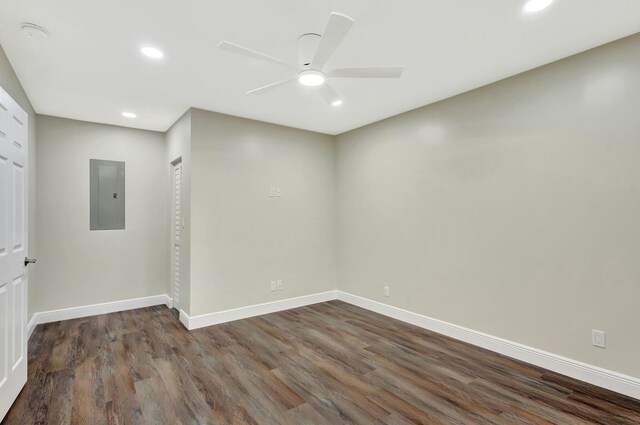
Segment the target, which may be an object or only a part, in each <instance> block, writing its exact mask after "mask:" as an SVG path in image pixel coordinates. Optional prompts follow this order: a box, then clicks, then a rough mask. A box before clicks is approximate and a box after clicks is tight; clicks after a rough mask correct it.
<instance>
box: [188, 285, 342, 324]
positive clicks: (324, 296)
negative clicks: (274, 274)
mask: <svg viewBox="0 0 640 425" xmlns="http://www.w3.org/2000/svg"><path fill="white" fill-rule="evenodd" d="M336 292H337V291H328V292H321V293H319V294H312V295H304V296H302V297H297V298H287V299H285V300H279V301H272V302H268V303H264V304H255V305H250V306H247V307H240V308H234V309H231V310H225V311H219V312H216V313H208V314H201V315H198V316H189V315H188V314H187V313H185V312H184V311H183V310H180V321H181V322H182V324H183V325H184V326H185V327H186V328H187V329H189V330H193V329H198V328H204V327H205V326H212V325H219V324H220V323H226V322H232V321H234V320H240V319H246V318H248V317H254V316H261V315H263V314H269V313H276V312H278V311H283V310H290V309H292V308H298V307H304V306H306V305H311V304H317V303H322V302H325V301H331V300H335V299H336V297H337V295H336Z"/></svg>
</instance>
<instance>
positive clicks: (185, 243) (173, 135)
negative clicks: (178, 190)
mask: <svg viewBox="0 0 640 425" xmlns="http://www.w3.org/2000/svg"><path fill="white" fill-rule="evenodd" d="M166 140H167V156H166V159H165V161H164V166H165V167H166V170H167V174H168V177H167V178H168V180H167V181H169V182H172V178H173V176H172V172H173V166H172V163H174V162H175V161H177V160H178V159H180V160H181V161H182V205H181V207H182V214H183V218H184V221H183V223H184V228H183V231H182V234H181V236H182V243H181V252H180V254H181V261H180V263H181V267H180V300H179V303H176V308H179V309H182V310H184V311H185V312H189V311H190V310H191V306H190V293H191V291H190V290H191V286H190V283H189V282H190V280H191V278H190V275H191V273H190V266H191V111H190V110H189V111H187V112H186V113H185V114H184V115H183V116H182V117H180V119H179V120H178V121H176V122H175V124H173V125H172V126H171V128H170V129H169V131H167V134H166ZM167 190H168V195H167V196H168V198H167V199H168V205H169V206H170V207H169V209H171V205H172V202H173V196H174V193H173V190H172V187H171V185H167ZM172 213H173V212H172V211H169V212H168V214H172ZM172 226H173V224H172V223H171V222H169V227H168V230H167V231H168V232H169V235H171V234H172V233H171V232H172V230H173V227H172ZM170 239H171V237H170ZM171 242H172V243H173V239H171ZM169 255H170V256H172V255H173V254H172V253H171V252H170V254H169ZM170 261H173V257H170ZM167 273H168V274H169V278H168V279H169V281H171V278H172V276H171V275H170V273H171V264H168V265H167ZM167 293H168V294H169V295H170V296H173V287H172V284H170V285H169V289H168V292H167Z"/></svg>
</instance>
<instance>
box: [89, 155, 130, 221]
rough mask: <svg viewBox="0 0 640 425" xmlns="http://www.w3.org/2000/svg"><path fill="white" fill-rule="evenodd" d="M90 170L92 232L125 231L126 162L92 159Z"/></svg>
mask: <svg viewBox="0 0 640 425" xmlns="http://www.w3.org/2000/svg"><path fill="white" fill-rule="evenodd" d="M89 168H90V221H91V223H90V227H89V228H90V230H122V229H124V224H125V217H124V215H125V214H124V211H125V208H124V207H125V204H124V200H125V197H124V187H125V186H124V162H120V161H107V160H102V159H91V160H89Z"/></svg>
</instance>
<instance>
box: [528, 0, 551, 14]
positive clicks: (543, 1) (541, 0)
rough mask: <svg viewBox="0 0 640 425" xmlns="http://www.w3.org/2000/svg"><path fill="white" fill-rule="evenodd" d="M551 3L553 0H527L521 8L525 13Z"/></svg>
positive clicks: (545, 6) (537, 10) (535, 10)
mask: <svg viewBox="0 0 640 425" xmlns="http://www.w3.org/2000/svg"><path fill="white" fill-rule="evenodd" d="M551 3H553V0H529V1H528V2H526V3H525V5H524V7H523V8H522V10H524V11H525V12H527V13H535V12H539V11H541V10H542V9H546V8H547V7H549V6H551Z"/></svg>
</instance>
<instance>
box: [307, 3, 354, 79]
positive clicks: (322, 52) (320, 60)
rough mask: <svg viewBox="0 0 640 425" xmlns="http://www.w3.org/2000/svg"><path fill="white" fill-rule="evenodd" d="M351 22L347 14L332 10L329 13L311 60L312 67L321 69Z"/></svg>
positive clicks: (347, 30) (349, 27) (348, 28)
mask: <svg viewBox="0 0 640 425" xmlns="http://www.w3.org/2000/svg"><path fill="white" fill-rule="evenodd" d="M353 23H354V20H353V19H351V18H350V17H348V16H347V15H343V14H341V13H337V12H332V13H331V15H329V21H328V22H327V26H326V27H325V28H324V32H323V33H322V38H320V45H319V46H318V50H316V53H315V55H314V56H313V60H312V61H311V67H312V68H316V69H322V67H323V66H324V64H325V63H326V62H327V60H329V58H330V57H331V55H332V54H333V52H334V51H335V50H336V49H337V48H338V46H339V45H340V42H342V39H343V38H344V37H345V35H347V33H348V32H349V30H350V29H351V26H352V25H353Z"/></svg>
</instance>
